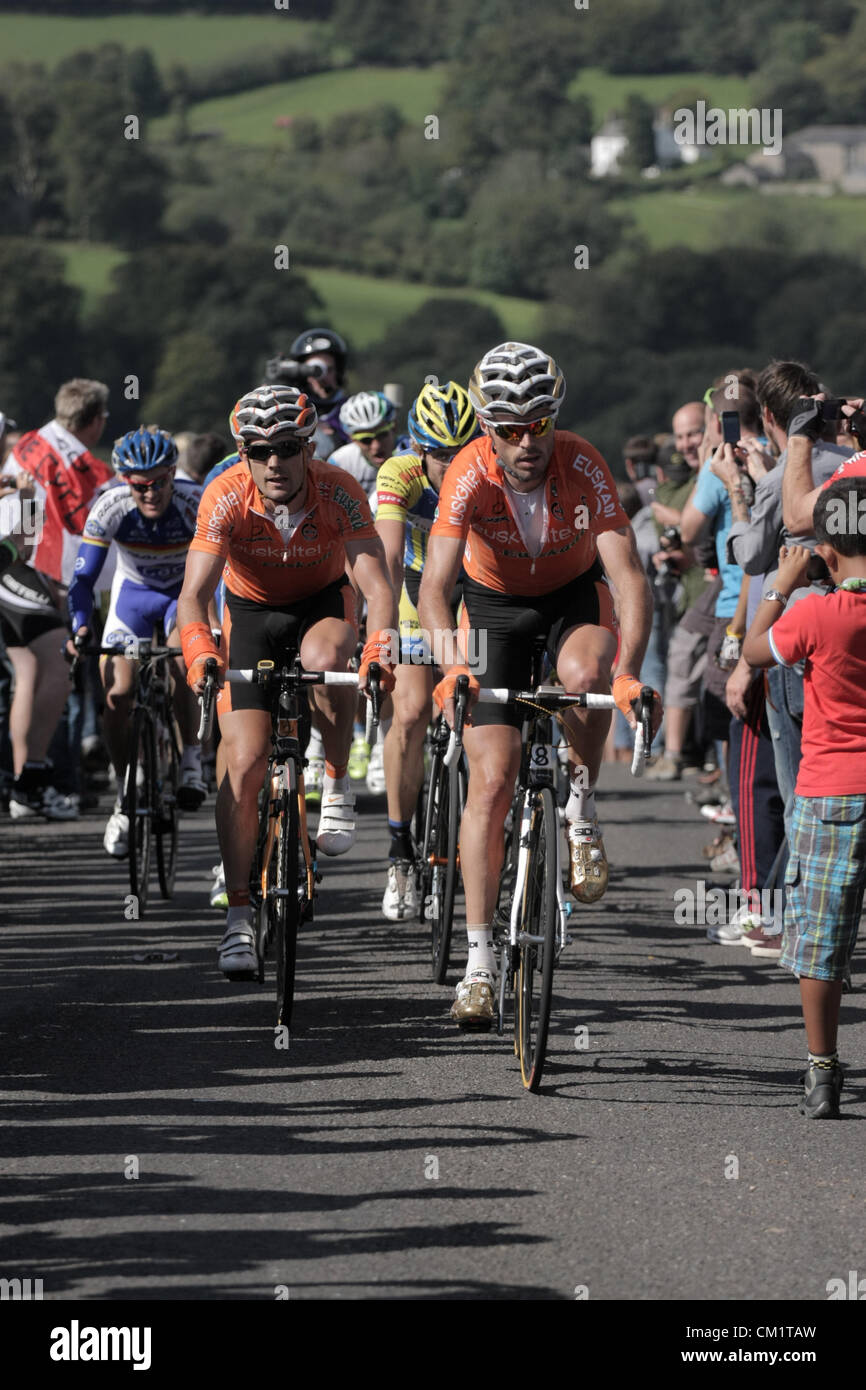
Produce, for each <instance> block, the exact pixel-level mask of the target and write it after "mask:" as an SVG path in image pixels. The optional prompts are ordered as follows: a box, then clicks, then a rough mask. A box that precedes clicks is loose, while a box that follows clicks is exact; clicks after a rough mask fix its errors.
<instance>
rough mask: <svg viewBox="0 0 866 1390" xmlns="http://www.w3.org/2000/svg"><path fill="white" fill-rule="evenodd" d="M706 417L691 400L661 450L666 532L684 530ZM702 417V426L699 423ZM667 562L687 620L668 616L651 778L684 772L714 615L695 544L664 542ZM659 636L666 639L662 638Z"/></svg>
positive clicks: (661, 520)
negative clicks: (658, 750)
mask: <svg viewBox="0 0 866 1390" xmlns="http://www.w3.org/2000/svg"><path fill="white" fill-rule="evenodd" d="M703 421H704V407H703V405H701V404H700V402H699V401H690V402H689V403H688V404H687V405H684V406H681V407H680V408H679V410H677V411H676V413H675V414H674V418H673V421H672V423H673V429H674V448H673V449H666V450H663V451H662V452H661V458H662V460H663V468H664V473H665V482H663V483H661V484H659V486H658V487H657V488H656V495H655V498H654V499H653V502H652V513H653V517H654V518H655V521H656V523H657V527H658V532H659V537H660V538H661V535H662V533H663V532H664V530H665V529H667V528H676V530H677V531H679V527H680V523H681V521H682V513H683V507H684V506H685V504H686V501H687V500H688V498H689V497H690V496H691V493H692V491H693V489H694V487H695V483H696V482H697V475H698V468H699V465H700V444H701V440H702V439H703ZM699 422H700V430H698V428H697V426H698V423H699ZM680 540H681V537H680ZM666 563H667V564H671V563H673V564H674V565H676V566H677V567H678V568H679V569H680V571H681V575H682V580H683V589H682V592H681V594H680V596H679V598H678V600H677V612H678V613H679V614H681V615H682V616H681V621H680V622H679V624H678V626H677V627H676V628H674V629H673V630H670V623H669V621H667V622H666V626H667V627H668V632H667V644H666V650H665V651H664V653H663V656H662V660H663V662H664V664H665V666H666V678H665V732H664V741H665V742H664V746H665V752H664V757H662V758H659V759H658V760H657V761H656V763H655V764H654V766H653V767H651V768H650V769H649V770H648V772H647V777H648V778H649V779H651V780H653V781H659V782H672V781H677V780H678V779H679V778H680V777H681V776H682V771H683V767H684V765H685V760H684V753H683V750H684V747H685V741H686V736H687V734H688V732H689V725H690V723H691V719H692V713H693V711H694V710H695V709H696V707H697V704H698V700H699V697H700V689H701V677H702V675H703V670H704V665H705V656H704V653H705V651H706V643H707V635H708V634H707V632H706V630H705V629H706V627H707V624H708V619H707V617H705V616H704V615H703V614H702V612H701V611H700V609H699V604H700V601H701V597H702V591H703V590H704V589H705V588H706V570H705V568H704V566H703V565H702V564H700V562H699V561H698V560H697V559H696V557H695V556H694V555H693V553H692V552H691V550H689V551H684V550H683V549H682V546H681V545H680V546H679V548H677V547H676V546H669V547H668V551H667V552H665V551H663V550H662V548H661V547H660V548H659V550H658V551H657V552H656V554H655V555H654V556H653V565H654V567H655V570H656V572H663V567H664V565H665V564H666ZM657 621H659V622H660V621H661V620H660V619H658V620H657ZM659 640H660V642H661V643H663V639H662V638H660V639H659Z"/></svg>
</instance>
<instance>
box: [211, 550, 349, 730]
mask: <svg viewBox="0 0 866 1390" xmlns="http://www.w3.org/2000/svg"><path fill="white" fill-rule="evenodd" d="M323 618H339V619H341V621H343V622H346V623H351V625H352V626H353V627H354V628H355V631H356V632H357V630H358V614H357V601H356V598H355V590H354V589H353V588H352V586H351V584H350V583H349V580H348V577H347V576H346V575H345V574H344V575H343V576H342V577H341V578H340V579H335V580H334V582H333V584H328V585H327V586H326V587H325V588H324V589H320V590H319V592H318V593H317V594H310V596H309V597H308V598H303V599H299V600H298V602H297V603H289V604H283V605H281V606H280V605H274V606H273V607H271V606H267V607H266V606H265V605H264V604H262V603H254V602H253V601H252V599H248V598H239V597H238V596H237V594H233V593H231V592H230V590H228V589H226V606H225V610H224V612H223V626H222V649H223V651H224V652H225V653H226V654H227V655H226V659H227V661H228V664H229V667H230V669H232V670H248V669H250V668H252V670H255V668H256V666H257V665H258V663H259V662H260V661H274V662H277V663H278V664H279V663H280V662H281V661H282V660H283V658H284V656H285V654H286V652H287V651H291V652H292V653H297V651H298V648H299V647H300V645H301V642H302V641H303V639H304V637H305V635H306V633H307V632H308V631H309V629H310V628H311V627H313V625H314V624H315V623H320V622H321V621H322V619H323ZM236 709H261V710H266V711H268V710H270V697H269V696H268V695H267V694H266V693H265V691H264V690H263V689H262V687H261V686H260V685H256V684H254V683H252V682H249V683H247V682H243V683H242V684H237V685H236V684H234V683H232V684H231V685H230V684H229V683H228V682H226V684H225V685H224V686H223V688H222V690H221V691H220V694H219V699H218V700H217V710H218V712H219V713H220V714H228V713H229V712H230V711H231V710H236Z"/></svg>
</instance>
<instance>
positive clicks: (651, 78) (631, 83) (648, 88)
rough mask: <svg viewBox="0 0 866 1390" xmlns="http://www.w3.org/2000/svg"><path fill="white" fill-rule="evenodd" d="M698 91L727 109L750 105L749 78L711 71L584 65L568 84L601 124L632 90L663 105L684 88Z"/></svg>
mask: <svg viewBox="0 0 866 1390" xmlns="http://www.w3.org/2000/svg"><path fill="white" fill-rule="evenodd" d="M693 91H696V92H699V93H701V94H702V95H703V96H704V97H705V98H706V100H707V101H709V102H711V103H712V104H713V105H714V106H721V107H723V108H724V109H725V110H728V109H730V108H731V107H738V106H749V105H751V95H750V87H749V82H748V80H747V79H746V78H744V77H720V76H719V75H718V74H717V73H712V72H665V73H652V74H645V73H635V74H633V75H629V74H628V73H625V74H619V73H617V74H613V73H609V72H603V71H602V69H601V68H584V69H583V71H582V72H581V73H579V75H578V76H577V77H576V78H575V79H574V81H573V82H572V83H571V84H570V86H569V88H568V95H569V96H570V97H576V96H586V97H589V99H590V101H591V102H592V110H593V115H594V116H595V120H596V123H597V124H600V123H601V122H602V121H603V120H604V119H605V117H606V116H608V115H609V114H610V112H612V111H616V110H619V109H621V108H622V107H623V106H624V105H625V99H626V97H627V96H628V95H629V93H630V92H637V93H638V95H639V96H642V97H643V98H644V99H645V100H646V101H649V102H651V103H652V105H653V106H661V105H662V104H663V103H664V102H666V101H667V100H668V99H669V98H670V97H672V96H676V95H677V93H681V92H693Z"/></svg>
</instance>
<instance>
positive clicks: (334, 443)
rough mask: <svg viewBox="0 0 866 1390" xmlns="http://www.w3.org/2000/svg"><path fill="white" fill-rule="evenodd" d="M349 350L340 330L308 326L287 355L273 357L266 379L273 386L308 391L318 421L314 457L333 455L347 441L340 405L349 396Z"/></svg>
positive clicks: (322, 457) (320, 457)
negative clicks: (347, 389)
mask: <svg viewBox="0 0 866 1390" xmlns="http://www.w3.org/2000/svg"><path fill="white" fill-rule="evenodd" d="M347 357H348V349H347V347H346V344H345V342H344V340H343V339H342V338H341V337H340V335H339V333H335V332H334V331H333V329H331V328H307V329H305V330H304V332H303V333H299V334H298V336H297V338H296V339H295V341H294V342H293V343H292V345H291V347H290V348H289V352H288V356H286V357H272V358H271V360H270V361H269V362H268V365H267V380H268V382H269V383H270V384H271V385H272V386H295V387H297V388H298V390H300V391H307V392H309V394H310V396H311V397H312V400H313V404H314V405H315V407H316V411H317V413H318V417H319V422H318V425H317V427H316V433H315V435H314V437H313V456H314V457H315V458H318V459H326V458H330V456H331V454H332V453H333V452H334V450H335V449H339V448H340V446H341V444H345V443H346V442H347V436H346V434H345V431H344V430H343V428H342V427H341V425H340V407H341V406H342V404H343V402H344V401H345V399H346V392H345V391H344V389H343V383H344V381H345V379H346V360H347Z"/></svg>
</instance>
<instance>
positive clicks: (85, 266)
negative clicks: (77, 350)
mask: <svg viewBox="0 0 866 1390" xmlns="http://www.w3.org/2000/svg"><path fill="white" fill-rule="evenodd" d="M47 244H49V245H50V246H51V249H52V251H57V252H58V253H59V254H60V255H61V256H62V257H63V260H64V261H65V262H66V278H67V280H68V281H69V282H70V284H72V285H76V286H77V287H78V289H80V290H83V291H84V309H85V312H86V313H89V312H90V310H91V309H93V307H94V305H95V304H96V303H97V301H98V300H99V299H100V298H101V297H102V295H104V294H105V293H106V292H107V291H108V290H109V289H110V288H111V272H112V271H113V270H114V267H115V266H116V265H120V263H121V261H125V260H126V255H125V253H124V252H123V251H120V250H118V248H117V247H116V246H108V245H105V244H104V243H102V242H98V241H53V242H50V243H47Z"/></svg>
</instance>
